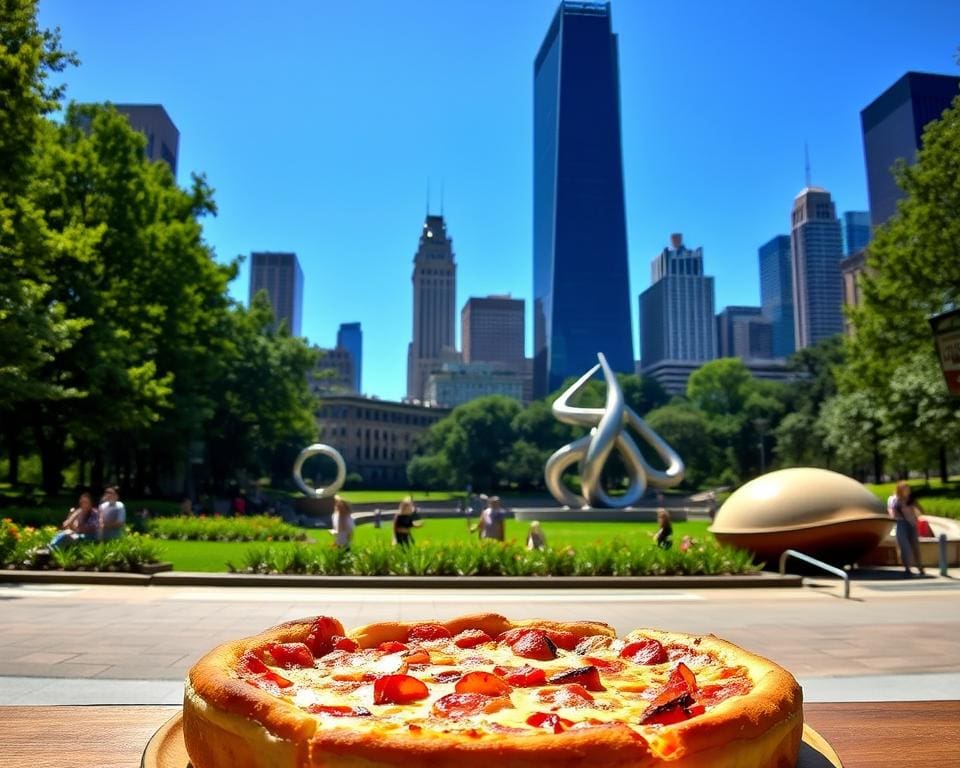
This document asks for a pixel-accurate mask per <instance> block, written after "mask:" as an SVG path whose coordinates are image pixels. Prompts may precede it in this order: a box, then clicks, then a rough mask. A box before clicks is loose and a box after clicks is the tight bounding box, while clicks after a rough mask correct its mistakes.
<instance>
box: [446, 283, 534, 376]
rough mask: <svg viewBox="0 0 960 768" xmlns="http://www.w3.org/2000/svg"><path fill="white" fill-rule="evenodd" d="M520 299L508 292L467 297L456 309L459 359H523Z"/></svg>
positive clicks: (522, 324) (523, 332)
mask: <svg viewBox="0 0 960 768" xmlns="http://www.w3.org/2000/svg"><path fill="white" fill-rule="evenodd" d="M523 315H524V301H523V299H512V298H510V296H487V297H486V298H471V299H468V300H467V303H466V304H464V305H463V309H462V310H460V342H461V344H462V345H463V362H465V363H475V362H491V363H511V364H515V365H520V364H522V363H523V360H524V357H523V352H524V349H523V345H524V334H525V332H526V331H525V328H524V322H523Z"/></svg>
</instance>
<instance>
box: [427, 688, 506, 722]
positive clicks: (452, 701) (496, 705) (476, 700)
mask: <svg viewBox="0 0 960 768" xmlns="http://www.w3.org/2000/svg"><path fill="white" fill-rule="evenodd" d="M512 706H513V703H512V702H511V701H510V697H509V696H484V695H483V694H482V693H448V694H447V695H446V696H441V697H440V698H439V699H437V700H436V701H435V702H433V708H432V712H433V714H434V715H436V716H437V717H449V718H451V719H454V720H456V719H457V718H461V717H471V716H473V715H478V714H481V713H484V714H488V715H489V714H491V713H493V712H499V711H500V710H501V709H507V708H509V707H512Z"/></svg>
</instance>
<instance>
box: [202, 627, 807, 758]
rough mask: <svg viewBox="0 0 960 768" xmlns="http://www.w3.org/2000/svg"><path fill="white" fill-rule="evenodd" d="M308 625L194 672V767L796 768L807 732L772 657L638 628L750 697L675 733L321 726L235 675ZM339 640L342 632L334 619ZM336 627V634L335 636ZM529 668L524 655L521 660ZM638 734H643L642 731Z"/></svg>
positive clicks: (360, 638) (297, 637) (302, 634)
mask: <svg viewBox="0 0 960 768" xmlns="http://www.w3.org/2000/svg"><path fill="white" fill-rule="evenodd" d="M424 623H426V622H379V623H376V624H369V625H366V626H363V627H359V628H357V629H355V630H353V631H351V632H350V633H349V635H348V636H349V637H350V638H351V639H353V640H355V641H356V642H357V643H358V644H359V645H360V647H361V648H373V647H376V646H378V645H379V644H380V643H382V642H388V641H397V642H403V641H405V640H406V639H407V635H408V632H409V630H410V628H411V627H413V626H417V625H422V624H424ZM431 623H437V624H441V625H442V626H444V627H445V628H447V629H448V630H449V631H450V633H451V634H452V635H456V634H458V633H459V632H461V631H464V630H467V629H481V630H483V631H484V632H486V633H487V634H489V635H491V636H492V637H494V638H496V636H497V635H499V634H501V633H502V632H505V631H508V630H510V629H515V628H520V627H540V628H544V629H550V630H555V631H565V632H571V633H573V634H574V635H576V636H577V637H580V638H582V637H588V636H592V635H601V636H604V637H609V638H614V637H615V636H616V633H615V632H614V630H613V629H612V628H611V627H610V626H608V625H606V624H603V623H599V622H556V621H541V620H528V621H510V620H508V619H506V618H505V617H503V616H500V615H498V614H492V613H484V614H475V615H470V616H462V617H459V618H456V619H451V620H448V621H439V622H431ZM312 625H313V619H312V618H311V619H304V620H301V621H294V622H288V623H286V624H282V625H280V626H278V627H274V628H273V629H269V630H267V631H265V632H262V633H260V634H258V635H254V636H253V637H250V638H246V639H245V640H239V641H234V642H230V643H226V644H224V645H221V646H219V647H218V648H216V649H214V650H213V651H211V652H210V653H208V654H207V655H206V656H204V657H203V658H202V659H201V660H200V661H199V662H198V663H197V664H196V665H195V666H194V667H193V668H192V669H191V670H190V673H189V676H188V679H187V683H186V693H185V699H184V740H185V742H186V746H187V750H188V753H189V754H190V757H191V761H192V763H193V766H194V768H228V767H229V768H335V767H337V768H377V767H381V768H386V767H388V766H389V767H399V766H416V765H429V766H431V768H491V767H492V766H495V768H535V767H539V766H544V765H548V766H550V768H576V767H577V766H582V767H583V768H586V767H587V766H589V768H599V767H600V766H610V767H611V768H614V767H617V768H619V767H620V766H623V767H624V768H625V767H626V766H633V767H634V768H655V767H659V768H666V767H669V768H738V766H751V767H752V768H764V767H769V768H787V766H789V768H793V766H795V764H796V760H797V755H798V754H799V746H800V738H801V734H802V728H803V716H802V696H801V692H800V688H799V686H798V685H797V683H796V681H795V680H794V678H793V677H792V676H791V675H790V674H789V673H787V672H786V671H785V670H783V669H782V668H780V667H779V666H777V665H776V664H774V663H773V662H770V661H769V660H767V659H765V658H763V657H760V656H757V655H755V654H751V653H748V652H746V651H744V650H742V649H740V648H739V647H737V646H735V645H733V644H731V643H728V642H726V641H724V640H721V639H719V638H716V637H714V636H712V635H705V636H691V635H682V634H679V633H674V632H666V631H663V630H637V631H635V632H632V633H630V635H628V636H627V640H631V639H637V638H640V637H651V638H654V639H657V640H658V641H659V642H661V643H663V644H664V645H665V646H666V645H673V644H681V645H688V646H690V647H692V648H696V649H697V650H698V651H705V652H707V653H709V654H712V655H714V656H715V657H716V658H717V660H718V661H719V662H722V663H723V664H726V665H730V666H743V667H746V668H747V670H748V671H749V675H750V678H751V679H752V680H753V681H754V685H753V688H752V690H751V691H750V692H749V694H748V695H745V696H736V697H734V698H730V699H727V700H725V701H721V702H720V703H718V704H717V705H716V706H715V707H713V708H711V709H709V710H708V711H707V712H706V713H704V714H701V715H698V716H696V717H692V718H691V719H689V720H685V721H683V722H680V723H676V724H673V725H669V726H659V727H641V728H639V729H638V730H639V731H640V733H638V732H637V730H634V729H633V728H631V727H630V726H627V725H624V724H610V725H604V726H595V727H590V728H586V729H574V730H567V731H564V732H562V733H557V734H554V733H547V732H544V733H543V734H539V733H533V734H525V735H522V736H517V735H511V734H507V733H495V734H485V735H482V736H479V737H471V736H469V735H466V734H465V733H464V732H454V733H449V732H439V731H438V732H431V731H429V730H428V729H423V730H421V731H419V732H417V733H413V732H406V731H403V730H393V731H389V732H385V731H383V730H382V729H380V730H376V729H373V730H371V729H369V728H367V729H365V730H362V729H356V728H353V729H351V728H350V727H349V726H348V725H346V724H336V723H335V724H332V725H327V724H326V723H324V724H323V725H318V720H317V718H316V717H314V716H313V715H310V714H308V713H306V712H304V711H303V710H302V709H300V708H299V707H297V706H294V705H293V704H291V703H289V702H287V701H285V700H283V699H280V698H277V697H275V696H273V695H271V694H270V693H268V692H266V691H263V690H261V689H259V688H257V687H255V686H253V685H250V684H249V683H247V682H245V681H244V680H241V679H239V677H238V675H237V672H236V666H237V663H238V661H239V659H240V658H241V656H242V655H243V654H244V653H245V652H246V651H249V650H257V649H260V648H262V647H263V646H264V645H266V644H268V643H271V642H303V641H304V640H305V639H306V637H307V635H308V633H309V632H310V630H311V627H312ZM331 626H333V628H334V629H335V630H337V631H336V632H334V633H335V634H344V635H345V634H346V633H345V632H343V628H342V625H340V624H339V622H335V623H334V624H333V625H331ZM337 628H339V629H337ZM518 661H522V660H518ZM641 734H642V735H641Z"/></svg>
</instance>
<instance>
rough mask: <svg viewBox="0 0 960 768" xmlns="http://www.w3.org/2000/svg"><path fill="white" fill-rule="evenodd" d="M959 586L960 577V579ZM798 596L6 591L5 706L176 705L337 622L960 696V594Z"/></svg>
mask: <svg viewBox="0 0 960 768" xmlns="http://www.w3.org/2000/svg"><path fill="white" fill-rule="evenodd" d="M953 576H954V577H956V576H960V574H953ZM808 583H809V584H810V585H809V586H807V587H804V588H799V589H798V588H792V589H779V588H778V589H743V590H733V589H709V590H707V589H704V590H656V591H655V590H584V589H577V590H551V591H550V592H542V591H541V592H534V591H532V590H520V589H511V590H491V589H486V590H470V591H468V590H451V589H446V590H416V591H414V590H406V591H402V590H387V589H381V590H362V589H302V588H269V587H252V588H233V589H225V588H212V587H155V586H151V587H126V586H83V585H69V586H68V585H0V612H2V613H0V617H2V622H0V704H24V703H26V704H30V703H36V704H39V703H142V704H160V703H176V702H177V701H178V700H179V697H180V692H181V690H182V687H181V685H182V680H183V677H184V675H185V673H186V670H187V669H188V668H189V667H190V665H191V664H192V663H193V662H194V661H195V660H196V659H197V658H199V656H200V655H202V654H203V653H204V652H205V651H207V650H208V649H209V648H211V647H212V646H213V645H215V644H217V643H219V642H221V641H223V640H226V639H229V638H235V637H240V636H244V635H248V634H252V633H254V632H257V631H259V630H261V629H263V628H266V627H268V626H271V625H273V624H277V623H279V622H281V621H286V620H289V619H293V618H299V617H303V616H309V615H314V614H318V613H328V614H330V615H333V616H336V617H338V618H340V619H341V620H342V621H343V622H344V624H345V625H346V626H348V627H349V626H355V625H358V624H363V623H368V622H372V621H378V620H389V619H400V620H415V619H424V618H432V617H439V618H444V617H450V616H455V615H458V614H462V613H469V612H474V611H496V612H499V613H503V614H505V615H507V616H511V617H515V618H535V617H547V618H551V619H559V620H565V619H577V618H584V617H586V618H592V619H598V620H601V621H606V622H608V623H610V624H611V625H613V626H614V627H615V628H616V629H617V631H618V632H620V633H625V632H627V631H629V630H630V629H632V628H634V627H641V626H652V627H665V628H671V629H677V630H681V631H688V632H697V633H699V632H713V633H715V634H717V635H720V636H722V637H726V638H727V639H729V640H732V641H733V642H735V643H738V644H740V645H743V646H745V647H747V648H750V649H751V650H755V651H757V652H759V653H761V654H763V655H765V656H768V657H770V658H772V659H774V660H775V661H777V662H779V663H781V664H783V665H784V666H785V667H787V668H788V669H789V670H790V671H792V672H793V673H794V674H795V675H796V676H797V677H798V678H799V679H800V680H801V682H802V683H803V684H804V687H805V690H806V694H807V698H808V699H810V700H871V699H883V700H892V699H918V698H927V699H933V698H936V699H944V698H957V697H958V695H960V694H958V693H957V691H960V580H957V579H956V578H942V577H939V578H930V579H925V580H911V581H909V582H908V581H889V582H886V581H885V582H876V583H874V582H860V583H855V584H854V587H853V590H852V595H853V599H851V600H844V599H842V597H841V596H840V595H841V592H840V590H839V587H838V586H837V584H836V582H832V583H831V582H827V581H813V582H808Z"/></svg>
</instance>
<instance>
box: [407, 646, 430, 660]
mask: <svg viewBox="0 0 960 768" xmlns="http://www.w3.org/2000/svg"><path fill="white" fill-rule="evenodd" d="M403 660H404V661H405V662H407V664H429V663H430V654H429V653H428V652H427V651H425V650H424V649H423V648H417V649H416V650H415V651H410V653H408V654H407V655H406V656H404V657H403Z"/></svg>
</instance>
